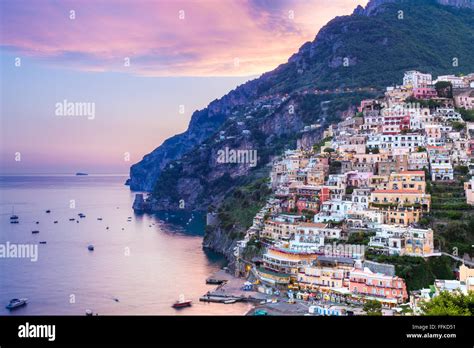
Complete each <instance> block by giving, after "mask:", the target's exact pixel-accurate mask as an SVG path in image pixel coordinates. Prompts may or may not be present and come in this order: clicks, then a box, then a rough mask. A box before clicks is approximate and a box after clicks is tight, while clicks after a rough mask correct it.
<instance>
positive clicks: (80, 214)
mask: <svg viewBox="0 0 474 348" xmlns="http://www.w3.org/2000/svg"><path fill="white" fill-rule="evenodd" d="M77 215H78V216H79V217H80V218H81V219H82V218H85V217H86V216H85V215H84V214H83V213H79V214H77Z"/></svg>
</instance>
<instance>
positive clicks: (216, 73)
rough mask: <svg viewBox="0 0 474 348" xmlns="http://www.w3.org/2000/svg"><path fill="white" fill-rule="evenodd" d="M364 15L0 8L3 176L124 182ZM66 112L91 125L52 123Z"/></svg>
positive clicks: (312, 7) (305, 4)
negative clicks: (165, 145) (196, 115)
mask: <svg viewBox="0 0 474 348" xmlns="http://www.w3.org/2000/svg"><path fill="white" fill-rule="evenodd" d="M366 3H367V0H313V1H305V0H298V1H290V0H285V1H280V0H254V1H251V0H247V1H245V0H235V1H232V0H200V1H198V0H194V1H191V0H189V1H174V0H173V1H172V0H169V1H165V0H157V1H152V0H147V1H140V0H138V1H118V0H99V1H87V0H82V1H46V0H37V1H24V0H11V1H10V0H7V1H6V0H2V1H1V2H0V13H1V14H0V16H1V18H0V57H1V123H0V132H1V139H0V166H1V168H0V173H70V172H76V171H88V172H91V173H127V172H128V168H129V166H130V165H131V164H133V163H135V162H137V161H139V160H140V159H141V158H142V157H143V155H145V154H146V153H148V152H150V151H151V150H153V149H154V148H155V147H157V146H158V145H160V144H161V143H162V142H163V141H164V140H165V139H166V138H168V137H169V136H172V135H174V134H176V133H180V132H183V131H184V130H185V129H186V127H187V124H188V122H189V119H190V117H191V114H192V112H193V111H194V110H196V109H201V108H203V107H205V106H206V105H207V104H208V103H209V102H210V101H212V100H213V99H215V98H219V97H221V96H222V95H224V94H226V93H227V92H229V91H230V90H231V89H233V88H235V87H236V86H238V85H239V84H241V83H243V82H245V81H247V80H248V79H250V78H254V77H257V76H258V75H260V74H262V73H264V72H266V71H269V70H272V69H274V68H276V67H277V66H278V65H279V64H282V63H285V62H286V61H287V60H288V58H289V57H290V56H291V55H292V54H293V53H295V52H296V51H297V50H298V48H299V47H300V46H301V45H302V44H303V43H304V42H306V41H309V40H313V39H314V37H315V35H316V33H317V31H318V30H319V29H320V28H321V27H322V26H323V25H324V24H325V23H327V22H328V21H329V20H330V19H332V18H334V17H335V16H339V15H347V14H350V13H352V11H353V10H354V8H355V7H356V6H357V5H365V4H366ZM63 100H67V101H71V102H90V103H95V113H96V114H95V118H94V119H87V117H83V116H67V117H59V116H57V115H55V105H56V103H58V102H63ZM180 105H183V106H184V113H183V114H181V113H180V112H179V110H180ZM16 152H19V153H21V161H15V153H16ZM126 152H128V153H130V161H129V162H127V161H126V160H124V153H126Z"/></svg>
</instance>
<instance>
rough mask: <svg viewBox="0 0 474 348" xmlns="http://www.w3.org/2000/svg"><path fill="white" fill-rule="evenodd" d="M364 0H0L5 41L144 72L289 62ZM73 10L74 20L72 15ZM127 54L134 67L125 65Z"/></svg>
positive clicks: (53, 55) (99, 67)
mask: <svg viewBox="0 0 474 348" xmlns="http://www.w3.org/2000/svg"><path fill="white" fill-rule="evenodd" d="M366 3H367V0H336V1H334V0H319V1H318V0H313V1H298V0H296V1H278V0H276V1H274V2H272V1H261V0H260V1H259V0H247V1H244V0H227V1H219V0H202V1H171V0H159V1H141V0H138V1H122V0H114V1H112V0H110V1H107V0H101V1H91V0H85V1H62V2H57V1H47V0H38V1H35V2H23V1H13V0H11V1H2V3H1V5H0V6H1V9H2V12H3V23H2V24H1V33H2V42H1V45H2V47H3V49H4V50H8V51H12V52H15V54H19V55H26V56H30V57H33V58H37V59H38V60H40V61H41V62H45V63H48V64H54V65H58V66H62V67H71V68H74V69H81V70H87V71H123V72H132V73H134V74H140V75H147V76H245V75H256V74H260V73H263V72H265V71H268V70H271V69H273V68H275V67H276V66H278V65H279V64H281V63H284V62H286V60H287V59H288V57H289V56H290V55H291V54H292V53H294V52H295V51H297V49H298V48H299V47H300V46H301V45H302V44H303V43H304V42H305V41H308V40H312V39H313V38H314V36H315V34H316V32H317V31H318V30H319V28H320V27H321V26H322V25H324V24H325V23H326V22H327V21H328V20H330V19H331V18H333V17H335V16H336V15H344V14H350V13H351V12H352V10H353V9H354V8H355V7H356V6H357V5H359V4H362V5H365V4H366ZM71 10H73V11H75V15H76V18H75V19H70V18H69V16H70V11H71ZM180 11H184V12H180ZM290 11H292V12H290ZM183 14H184V19H180V15H183ZM293 14H294V18H291V17H292V15H293ZM126 57H128V58H130V63H131V65H130V67H124V60H125V58H126ZM235 62H238V63H239V64H238V65H236V64H235Z"/></svg>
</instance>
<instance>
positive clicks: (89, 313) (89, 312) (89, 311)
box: [86, 309, 94, 317]
mask: <svg viewBox="0 0 474 348" xmlns="http://www.w3.org/2000/svg"><path fill="white" fill-rule="evenodd" d="M93 314H94V312H92V310H91V309H86V316H88V317H90V316H92V315H93Z"/></svg>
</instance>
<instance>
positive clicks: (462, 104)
mask: <svg viewBox="0 0 474 348" xmlns="http://www.w3.org/2000/svg"><path fill="white" fill-rule="evenodd" d="M453 97H454V105H456V107H458V108H464V109H467V110H472V109H474V88H466V89H458V90H454V91H453Z"/></svg>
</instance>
